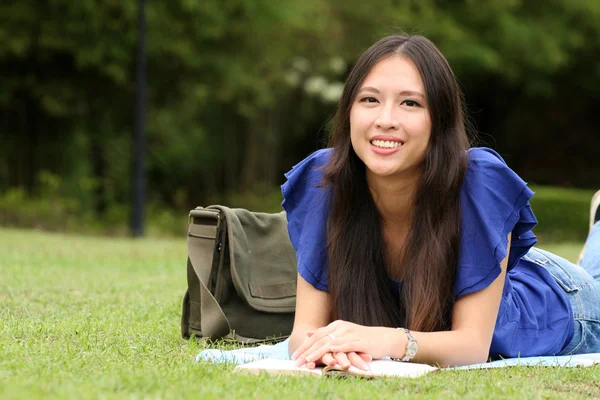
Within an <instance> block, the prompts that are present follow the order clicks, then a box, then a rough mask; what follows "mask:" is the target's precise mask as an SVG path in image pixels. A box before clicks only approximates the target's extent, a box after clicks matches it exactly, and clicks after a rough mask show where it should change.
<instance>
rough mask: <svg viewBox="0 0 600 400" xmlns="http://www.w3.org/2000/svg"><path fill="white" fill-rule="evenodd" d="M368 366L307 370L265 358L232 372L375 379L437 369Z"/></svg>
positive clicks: (387, 364) (383, 364) (390, 363)
mask: <svg viewBox="0 0 600 400" xmlns="http://www.w3.org/2000/svg"><path fill="white" fill-rule="evenodd" d="M368 365H369V370H368V371H363V370H361V369H358V368H356V367H350V369H349V370H345V369H342V368H340V367H325V368H315V369H308V368H305V367H297V366H296V363H295V362H294V361H292V360H275V359H270V358H265V359H263V360H259V361H254V362H251V363H248V364H243V365H238V366H237V367H235V369H234V372H250V373H254V374H258V373H260V372H267V373H270V374H285V375H313V376H320V375H326V376H360V377H364V378H376V377H384V376H390V377H394V376H395V377H417V376H421V375H423V374H426V373H428V372H433V371H437V370H438V368H436V367H432V366H430V365H427V364H414V363H403V362H397V361H392V360H375V361H371V362H370V363H369V364H368Z"/></svg>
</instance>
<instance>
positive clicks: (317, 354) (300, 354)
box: [292, 332, 333, 366]
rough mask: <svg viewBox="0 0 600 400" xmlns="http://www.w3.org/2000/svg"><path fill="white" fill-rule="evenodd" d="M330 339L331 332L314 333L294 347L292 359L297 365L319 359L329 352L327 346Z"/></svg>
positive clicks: (329, 344)
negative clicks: (296, 347)
mask: <svg viewBox="0 0 600 400" xmlns="http://www.w3.org/2000/svg"><path fill="white" fill-rule="evenodd" d="M332 341H333V338H332V334H327V333H325V332H319V333H315V334H314V335H313V336H312V337H310V338H308V339H306V341H305V342H304V343H303V344H302V345H301V346H300V347H298V349H296V351H295V352H294V354H292V360H296V365H298V366H301V365H304V363H308V362H314V361H316V360H319V359H320V358H321V357H323V355H324V354H325V353H329V352H330V351H329V347H330V346H331V342H332ZM309 356H310V357H309Z"/></svg>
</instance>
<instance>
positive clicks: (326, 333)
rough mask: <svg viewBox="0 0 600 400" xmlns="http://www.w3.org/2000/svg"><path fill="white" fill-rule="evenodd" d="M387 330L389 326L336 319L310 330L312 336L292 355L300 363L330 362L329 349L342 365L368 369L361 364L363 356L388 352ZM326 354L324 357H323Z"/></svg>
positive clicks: (373, 357)
mask: <svg viewBox="0 0 600 400" xmlns="http://www.w3.org/2000/svg"><path fill="white" fill-rule="evenodd" d="M388 332H389V330H388V329H387V328H382V327H370V326H363V325H358V324H353V323H351V322H346V321H334V322H332V323H330V324H329V325H327V326H324V327H322V328H319V329H317V330H316V331H314V332H309V333H308V335H309V338H308V339H306V341H305V342H304V343H303V344H302V345H300V346H299V347H298V348H297V349H296V351H295V352H294V354H292V359H293V360H296V365H298V366H300V365H304V364H307V366H312V365H313V364H314V365H316V363H317V362H318V361H321V362H322V363H324V364H327V365H329V362H331V359H330V358H329V356H325V355H326V354H328V353H329V354H330V355H331V357H333V358H334V359H335V360H336V362H337V363H338V364H340V366H342V367H346V368H349V367H350V365H355V366H357V367H359V368H361V369H365V368H362V367H363V366H362V365H360V364H362V363H361V361H363V358H362V356H368V357H371V359H377V358H383V357H385V356H387V355H388V353H389V350H388V346H389V341H390V340H389V338H387V337H386V336H387V333H388ZM351 353H356V354H351ZM324 356H325V360H323V357H324ZM357 356H358V358H357ZM357 364H358V365H357ZM363 365H364V364H363ZM364 367H366V365H364Z"/></svg>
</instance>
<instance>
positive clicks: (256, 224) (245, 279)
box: [211, 206, 298, 312]
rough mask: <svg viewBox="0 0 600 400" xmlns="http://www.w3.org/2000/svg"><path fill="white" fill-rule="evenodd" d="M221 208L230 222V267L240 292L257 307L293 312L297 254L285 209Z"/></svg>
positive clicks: (228, 234)
mask: <svg viewBox="0 0 600 400" xmlns="http://www.w3.org/2000/svg"><path fill="white" fill-rule="evenodd" d="M211 207H214V208H219V209H220V210H221V211H222V212H223V215H224V221H222V223H226V224H227V236H228V238H227V239H228V247H229V254H230V268H231V275H232V279H233V283H234V285H235V287H236V290H237V292H238V294H239V295H240V296H241V297H242V298H243V299H244V300H245V301H246V302H247V303H248V304H249V305H250V306H251V307H253V308H254V309H256V310H259V311H265V312H293V311H294V310H295V307H296V279H297V274H298V273H297V269H296V253H295V250H294V247H293V246H292V243H291V242H290V239H289V236H288V231H287V219H286V214H285V212H283V211H282V212H280V213H277V214H270V213H255V212H251V211H248V210H245V209H241V208H236V209H230V208H227V207H223V206H211Z"/></svg>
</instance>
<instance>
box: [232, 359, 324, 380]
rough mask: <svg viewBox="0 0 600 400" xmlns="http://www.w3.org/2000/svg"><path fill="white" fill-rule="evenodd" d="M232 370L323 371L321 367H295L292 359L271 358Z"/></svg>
mask: <svg viewBox="0 0 600 400" xmlns="http://www.w3.org/2000/svg"><path fill="white" fill-rule="evenodd" d="M233 371H234V372H250V373H253V374H259V373H260V372H267V373H269V374H284V375H313V376H321V375H322V373H323V371H322V368H315V369H309V368H306V367H297V366H296V362H295V361H293V360H276V359H273V358H264V359H262V360H258V361H253V362H251V363H248V364H242V365H238V366H237V367H235V368H234V370H233Z"/></svg>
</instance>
